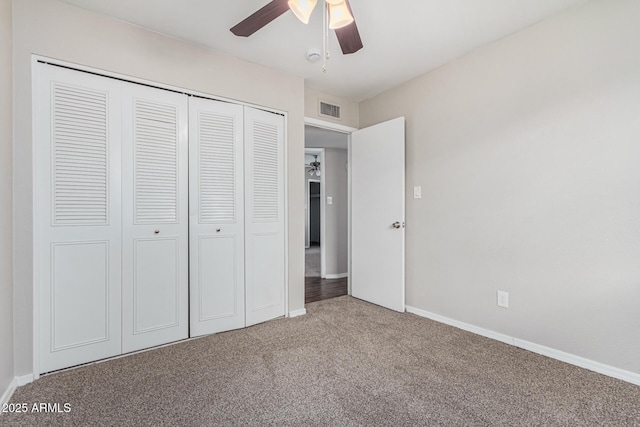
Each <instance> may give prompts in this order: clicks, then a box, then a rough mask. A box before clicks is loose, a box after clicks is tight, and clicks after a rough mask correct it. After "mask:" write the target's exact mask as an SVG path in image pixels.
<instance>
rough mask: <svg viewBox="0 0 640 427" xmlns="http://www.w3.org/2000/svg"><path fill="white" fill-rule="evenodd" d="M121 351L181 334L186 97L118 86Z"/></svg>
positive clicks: (184, 314)
mask: <svg viewBox="0 0 640 427" xmlns="http://www.w3.org/2000/svg"><path fill="white" fill-rule="evenodd" d="M122 98H123V107H122V112H123V116H122V117H123V119H122V123H123V124H122V126H123V140H122V351H123V353H127V352H130V351H135V350H140V349H143V348H148V347H153V346H156V345H160V344H165V343H168V342H172V341H177V340H180V339H184V338H187V337H188V335H189V323H188V322H189V315H188V310H189V305H188V304H189V302H188V292H189V269H188V268H189V267H188V265H189V264H188V257H189V240H188V239H189V218H188V217H189V213H188V209H189V206H188V191H189V187H188V178H189V176H188V166H189V164H188V162H189V141H188V119H187V115H188V106H187V102H188V97H187V96H186V95H182V94H177V93H173V92H169V91H165V90H160V89H154V88H149V87H145V86H141V85H136V84H130V83H123V86H122Z"/></svg>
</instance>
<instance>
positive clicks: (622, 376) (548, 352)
mask: <svg viewBox="0 0 640 427" xmlns="http://www.w3.org/2000/svg"><path fill="white" fill-rule="evenodd" d="M406 310H407V313H413V314H416V315H418V316H421V317H426V318H428V319H431V320H435V321H436V322H440V323H444V324H447V325H450V326H455V327H456V328H459V329H462V330H465V331H468V332H472V333H474V334H477V335H482V336H483V337H487V338H491V339H494V340H497V341H501V342H503V343H506V344H510V345H513V346H516V347H519V348H522V349H524V350H528V351H531V352H533V353H537V354H541V355H543V356H547V357H550V358H552V359H556V360H559V361H561V362H565V363H568V364H570V365H575V366H579V367H581V368H584V369H588V370H590V371H594V372H597V373H599V374H603V375H607V376H609V377H613V378H617V379H619V380H622V381H626V382H628V383H631V384H635V385H640V374H637V373H635V372H631V371H626V370H624V369H620V368H616V367H613V366H609V365H605V364H604V363H600V362H596V361H594V360H591V359H585V358H584V357H580V356H576V355H575V354H571V353H565V352H564V351H560V350H556V349H554V348H550V347H545V346H543V345H540V344H535V343H532V342H529V341H525V340H521V339H519V338H514V337H512V336H509V335H505V334H501V333H498V332H494V331H491V330H489V329H484V328H481V327H479V326H475V325H471V324H469V323H464V322H460V321H458V320H453V319H450V318H448V317H445V316H441V315H439V314H435V313H430V312H428V311H425V310H421V309H419V308H415V307H411V306H406Z"/></svg>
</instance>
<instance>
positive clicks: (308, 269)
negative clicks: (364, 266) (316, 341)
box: [304, 125, 349, 303]
mask: <svg viewBox="0 0 640 427" xmlns="http://www.w3.org/2000/svg"><path fill="white" fill-rule="evenodd" d="M348 142H349V135H348V134H347V133H342V132H337V131H332V130H328V129H322V128H318V127H315V126H310V125H307V126H305V178H304V179H305V193H306V194H305V224H306V236H305V239H306V240H305V303H310V302H315V301H321V300H325V299H329V298H334V297H338V296H342V295H347V294H348V283H349V265H348V248H349V240H348V235H349V232H348V224H349V221H348V220H349V214H348V212H349V211H348V205H349V195H348V188H349V185H348V168H347V162H348Z"/></svg>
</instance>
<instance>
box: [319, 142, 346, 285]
mask: <svg viewBox="0 0 640 427" xmlns="http://www.w3.org/2000/svg"><path fill="white" fill-rule="evenodd" d="M324 159H325V169H324V170H325V186H326V188H325V198H326V197H332V198H333V204H332V205H328V204H326V199H325V200H324V202H325V221H326V225H327V230H326V241H325V244H326V247H327V250H326V254H327V259H326V261H325V262H326V266H327V274H344V273H347V272H348V267H347V261H348V249H349V246H348V245H349V238H348V230H347V226H348V219H349V211H348V203H349V199H348V177H347V169H346V165H347V160H348V158H347V150H342V149H337V148H327V149H325V150H324Z"/></svg>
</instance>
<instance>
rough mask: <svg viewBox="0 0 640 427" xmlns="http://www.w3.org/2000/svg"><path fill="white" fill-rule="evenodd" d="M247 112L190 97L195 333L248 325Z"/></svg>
mask: <svg viewBox="0 0 640 427" xmlns="http://www.w3.org/2000/svg"><path fill="white" fill-rule="evenodd" d="M242 116H243V109H242V106H240V105H235V104H230V103H226V102H219V101H213V100H209V99H200V98H190V99H189V133H190V172H189V173H190V180H189V183H190V184H189V186H190V189H189V192H190V224H191V225H190V236H191V237H190V241H191V243H190V245H191V251H190V252H191V253H190V269H191V297H190V298H191V302H190V307H191V315H190V317H191V336H198V335H204V334H212V333H215V332H221V331H227V330H231V329H237V328H242V327H244V326H245V315H244V313H245V312H244V308H245V307H244V296H245V292H244V199H243V175H244V172H243V170H244V163H243V141H244V138H243V126H242V123H243V117H242Z"/></svg>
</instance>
